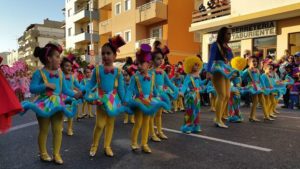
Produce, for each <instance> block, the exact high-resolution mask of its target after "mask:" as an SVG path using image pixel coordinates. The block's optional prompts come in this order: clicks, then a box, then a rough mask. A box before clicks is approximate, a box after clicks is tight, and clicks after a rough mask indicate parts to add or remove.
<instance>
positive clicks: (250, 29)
mask: <svg viewBox="0 0 300 169" xmlns="http://www.w3.org/2000/svg"><path fill="white" fill-rule="evenodd" d="M272 35H276V22H275V21H269V22H261V23H255V24H250V25H245V26H239V27H234V28H232V34H231V41H237V40H243V39H250V38H257V37H265V36H272ZM216 39H217V33H215V32H214V33H212V34H211V36H210V37H209V42H210V43H212V42H214V41H216Z"/></svg>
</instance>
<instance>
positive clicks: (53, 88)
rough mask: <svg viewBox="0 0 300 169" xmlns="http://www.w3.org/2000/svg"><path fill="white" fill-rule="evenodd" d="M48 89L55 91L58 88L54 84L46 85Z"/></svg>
mask: <svg viewBox="0 0 300 169" xmlns="http://www.w3.org/2000/svg"><path fill="white" fill-rule="evenodd" d="M45 85H46V88H48V89H51V90H55V88H56V86H55V84H53V83H46V84H45Z"/></svg>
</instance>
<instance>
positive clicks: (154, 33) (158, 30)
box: [150, 26, 162, 39]
mask: <svg viewBox="0 0 300 169" xmlns="http://www.w3.org/2000/svg"><path fill="white" fill-rule="evenodd" d="M150 37H151V38H159V39H161V38H162V27H161V26H159V27H155V28H152V29H151V30H150Z"/></svg>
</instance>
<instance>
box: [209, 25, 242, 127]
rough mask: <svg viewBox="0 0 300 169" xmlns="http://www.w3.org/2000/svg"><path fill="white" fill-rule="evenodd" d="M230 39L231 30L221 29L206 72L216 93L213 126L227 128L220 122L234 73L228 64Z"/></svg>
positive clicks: (224, 112)
mask: <svg viewBox="0 0 300 169" xmlns="http://www.w3.org/2000/svg"><path fill="white" fill-rule="evenodd" d="M230 38H231V29H229V28H227V27H222V28H221V29H220V30H219V31H218V37H217V41H216V42H214V43H213V44H212V45H211V49H210V57H209V61H208V65H207V71H208V72H210V74H212V83H213V86H214V88H215V90H216V92H217V99H216V117H215V119H214V120H215V125H216V126H217V127H220V128H228V126H227V125H225V124H224V122H223V121H222V117H223V116H224V115H225V114H226V111H227V105H228V100H229V98H230V78H231V77H232V76H233V75H234V74H235V73H236V71H235V70H233V69H232V68H231V67H230V65H228V63H229V62H230V60H231V59H232V58H233V54H232V51H231V49H230V47H229V46H228V42H229V41H230Z"/></svg>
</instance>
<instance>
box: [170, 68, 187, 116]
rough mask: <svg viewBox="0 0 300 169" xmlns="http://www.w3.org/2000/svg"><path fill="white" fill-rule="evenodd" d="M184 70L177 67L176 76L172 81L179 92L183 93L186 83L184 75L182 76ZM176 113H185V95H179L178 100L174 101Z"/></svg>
mask: <svg viewBox="0 0 300 169" xmlns="http://www.w3.org/2000/svg"><path fill="white" fill-rule="evenodd" d="M181 72H182V70H181V69H180V68H178V66H176V67H175V76H174V77H173V78H172V79H171V81H172V82H173V84H174V85H175V86H176V87H177V88H178V91H179V92H181V88H182V85H183V81H184V75H181ZM173 106H174V111H175V112H177V111H179V110H180V111H183V110H184V105H183V95H178V98H177V99H176V100H174V101H173Z"/></svg>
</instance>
